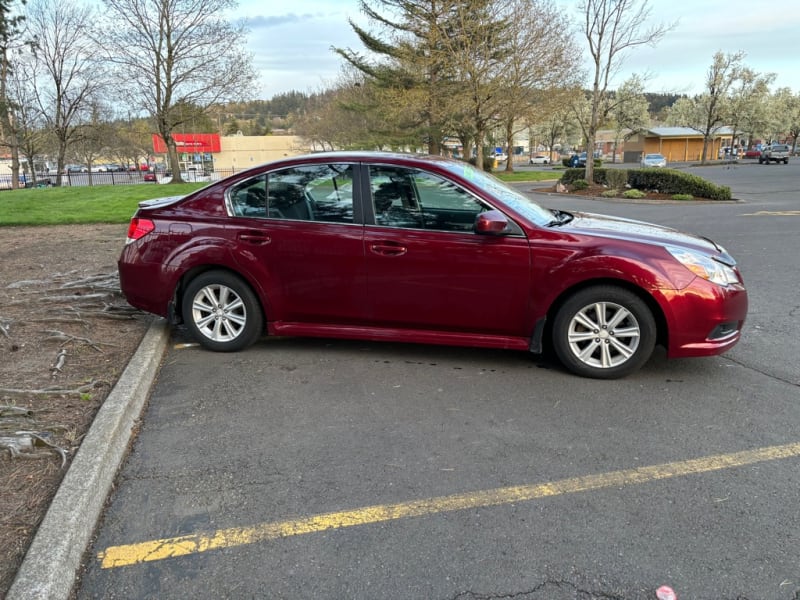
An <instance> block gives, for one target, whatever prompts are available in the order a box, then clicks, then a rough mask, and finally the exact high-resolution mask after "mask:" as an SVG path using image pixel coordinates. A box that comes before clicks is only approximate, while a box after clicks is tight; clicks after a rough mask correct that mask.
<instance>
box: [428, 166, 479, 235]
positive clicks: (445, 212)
mask: <svg viewBox="0 0 800 600" xmlns="http://www.w3.org/2000/svg"><path fill="white" fill-rule="evenodd" d="M414 187H415V189H416V191H417V197H418V198H419V205H420V207H421V210H422V214H423V216H424V221H425V228H426V229H438V230H441V231H464V232H467V231H472V230H473V226H474V224H475V218H476V217H477V216H478V214H480V213H482V212H484V211H486V210H489V208H490V207H489V206H487V205H485V204H483V203H482V202H481V201H480V200H478V199H477V198H476V197H475V196H473V195H472V194H470V193H469V192H468V191H466V190H465V189H463V188H460V187H458V186H457V185H455V184H454V183H453V182H452V181H449V180H447V179H444V178H442V177H439V176H437V175H433V174H431V173H426V172H425V171H416V172H415V173H414Z"/></svg>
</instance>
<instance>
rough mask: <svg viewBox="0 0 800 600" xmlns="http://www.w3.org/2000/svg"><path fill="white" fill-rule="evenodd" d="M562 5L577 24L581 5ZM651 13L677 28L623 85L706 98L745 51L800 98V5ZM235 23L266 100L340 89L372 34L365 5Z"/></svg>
mask: <svg viewBox="0 0 800 600" xmlns="http://www.w3.org/2000/svg"><path fill="white" fill-rule="evenodd" d="M555 4H556V5H557V6H563V9H564V11H565V12H566V14H567V15H568V16H570V17H571V18H572V19H574V20H577V17H578V11H577V8H576V4H577V1H576V0H555ZM373 5H374V3H373ZM648 5H649V6H650V7H651V20H652V22H653V24H672V23H675V27H674V28H673V29H672V30H671V31H670V32H668V33H667V34H666V35H665V36H664V38H663V39H662V40H661V41H660V42H659V44H658V45H657V46H656V47H655V48H650V47H647V46H643V47H639V48H636V49H634V50H632V51H631V52H630V53H629V54H628V55H627V57H626V59H625V61H624V63H623V65H622V68H621V70H620V72H619V74H618V76H617V78H616V80H615V84H616V85H618V84H619V83H622V81H624V80H625V79H627V78H628V77H630V76H631V75H632V74H639V75H642V76H645V78H646V83H645V87H646V89H647V91H649V92H670V93H686V94H695V93H699V92H701V91H702V90H703V86H704V79H705V75H706V71H707V70H708V67H709V66H710V65H711V61H712V57H713V55H714V53H715V52H717V51H720V50H721V51H723V52H725V53H734V52H738V51H740V50H741V51H743V52H744V53H745V58H744V64H745V65H747V66H749V67H750V68H752V69H754V70H755V71H757V72H759V73H775V74H776V79H775V83H774V85H773V89H774V88H776V87H788V88H791V89H792V90H793V91H794V92H795V93H796V92H798V91H800V58H798V56H800V50H799V49H798V48H800V47H798V45H797V31H800V2H798V1H797V0H783V1H781V2H777V3H775V2H767V0H691V1H690V0H650V1H649V4H648ZM235 16H236V17H241V18H244V19H246V22H247V26H248V28H249V30H250V33H249V35H248V43H249V50H250V51H251V52H252V53H253V55H254V64H255V67H256V69H257V70H258V71H259V73H260V75H261V80H260V84H261V89H260V93H259V94H258V96H257V97H258V98H262V99H270V98H272V97H273V96H275V95H277V94H281V93H286V92H289V91H292V90H297V91H300V92H305V93H313V92H318V91H321V90H323V89H325V88H328V87H333V85H334V84H335V81H336V78H337V76H338V75H339V72H340V68H341V65H342V59H341V58H340V57H339V56H338V55H337V54H335V53H334V52H333V51H332V50H331V47H333V46H335V47H341V48H352V49H354V50H358V51H361V50H363V47H362V46H361V43H360V41H359V40H358V38H357V37H356V35H355V33H354V32H353V29H352V27H351V26H350V24H349V23H348V19H352V20H353V21H355V22H357V23H358V24H359V25H360V26H362V27H367V28H368V29H369V23H368V22H367V21H366V20H365V17H364V16H363V14H362V13H361V12H360V11H359V3H358V0H327V1H326V0H293V1H291V2H275V1H274V0H268V1H265V0H240V3H239V7H238V9H237V11H236V12H235ZM579 35H580V34H577V35H576V37H575V40H576V46H577V47H578V49H579V50H581V51H582V49H583V47H584V46H585V45H586V40H585V38H583V39H581V38H580V37H579ZM582 61H583V63H584V64H585V65H586V66H587V67H588V66H589V63H588V62H587V61H586V59H582ZM616 85H614V86H612V87H616Z"/></svg>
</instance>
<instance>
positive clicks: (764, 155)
mask: <svg viewBox="0 0 800 600" xmlns="http://www.w3.org/2000/svg"><path fill="white" fill-rule="evenodd" d="M789 151H790V148H789V146H788V145H787V144H772V145H770V146H764V147H763V148H762V149H761V156H759V157H758V164H760V165H761V164H764V163H767V164H769V163H771V162H776V163H778V162H782V163H783V164H785V165H788V164H789Z"/></svg>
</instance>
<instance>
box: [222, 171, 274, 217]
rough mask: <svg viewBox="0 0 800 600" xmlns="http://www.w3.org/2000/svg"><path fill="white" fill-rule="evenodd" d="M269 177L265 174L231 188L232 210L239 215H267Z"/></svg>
mask: <svg viewBox="0 0 800 600" xmlns="http://www.w3.org/2000/svg"><path fill="white" fill-rule="evenodd" d="M266 181H267V178H266V177H265V176H264V175H260V176H258V177H254V178H253V179H248V180H247V181H243V182H242V183H240V184H239V185H237V186H236V187H235V188H233V189H232V190H231V193H230V196H229V201H230V206H231V211H232V212H233V214H234V215H235V216H237V217H255V218H258V217H261V218H264V217H266V216H267V184H266Z"/></svg>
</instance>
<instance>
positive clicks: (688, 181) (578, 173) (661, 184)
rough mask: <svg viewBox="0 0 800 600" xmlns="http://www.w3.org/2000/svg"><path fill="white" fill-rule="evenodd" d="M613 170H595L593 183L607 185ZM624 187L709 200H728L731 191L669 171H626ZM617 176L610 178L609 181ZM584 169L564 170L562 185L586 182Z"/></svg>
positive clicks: (679, 172)
mask: <svg viewBox="0 0 800 600" xmlns="http://www.w3.org/2000/svg"><path fill="white" fill-rule="evenodd" d="M615 170H616V169H603V168H600V169H595V170H594V182H595V183H596V184H598V185H609V181H608V179H609V176H608V173H609V172H611V171H615ZM627 173H628V177H627V185H628V186H629V187H631V188H634V189H637V190H648V191H653V192H659V193H662V194H670V195H672V194H685V195H690V196H694V197H695V198H708V199H710V200H730V199H731V188H729V187H728V186H724V185H722V186H721V185H716V184H714V183H711V182H710V181H706V180H705V179H703V178H702V177H698V176H697V175H692V174H691V173H684V172H683V171H675V170H672V169H627ZM615 177H619V176H618V175H612V176H611V179H614V178H615ZM585 178H586V169H583V168H580V169H567V170H566V171H564V174H563V175H562V177H561V183H563V184H565V185H569V184H571V183H572V182H573V181H575V180H576V179H585Z"/></svg>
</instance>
